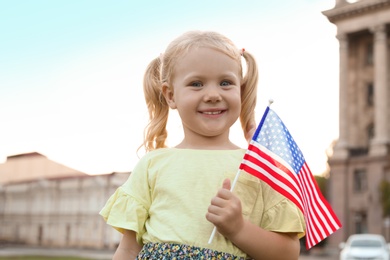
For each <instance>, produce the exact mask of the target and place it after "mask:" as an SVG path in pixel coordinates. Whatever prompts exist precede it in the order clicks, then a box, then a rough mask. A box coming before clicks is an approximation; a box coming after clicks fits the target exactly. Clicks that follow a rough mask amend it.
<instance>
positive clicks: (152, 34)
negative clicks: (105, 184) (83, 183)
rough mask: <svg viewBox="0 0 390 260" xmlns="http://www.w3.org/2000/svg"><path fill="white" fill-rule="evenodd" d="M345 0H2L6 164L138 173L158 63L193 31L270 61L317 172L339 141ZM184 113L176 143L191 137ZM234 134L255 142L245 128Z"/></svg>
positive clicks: (266, 94) (278, 107)
mask: <svg viewBox="0 0 390 260" xmlns="http://www.w3.org/2000/svg"><path fill="white" fill-rule="evenodd" d="M334 4H335V0H279V1H271V0H268V1H266V0H244V1H239V0H213V1H208V0H197V1H179V0H169V1H156V0H145V1H133V0H127V1H125V0H114V1H102V0H58V1H52V0H34V1H29V0H19V1H9V0H0V32H1V33H0V163H4V162H5V160H6V158H7V156H12V155H17V154H23V153H30V152H38V153H41V154H43V155H45V156H47V157H48V158H49V159H51V160H54V161H56V162H58V163H61V164H64V165H66V166H68V167H71V168H73V169H76V170H79V171H82V172H85V173H88V174H104V173H111V172H122V171H131V170H132V168H133V167H134V165H135V164H136V163H137V161H138V160H139V157H141V156H142V155H143V153H142V150H141V152H138V153H137V149H138V147H139V146H140V145H141V143H142V139H143V130H144V127H145V125H146V123H147V118H148V114H147V110H146V105H145V102H144V96H143V92H142V80H143V74H144V71H145V68H146V66H147V64H148V63H149V62H150V61H151V60H152V59H154V58H155V57H158V56H159V55H160V53H163V52H164V50H165V48H166V46H167V45H168V44H169V43H170V41H172V40H173V39H174V38H176V37H177V36H179V35H180V34H182V33H184V32H186V31H189V30H212V31H218V32H220V33H222V34H224V35H226V36H227V37H229V38H230V39H232V40H233V42H234V43H235V44H236V45H237V47H238V48H245V50H247V51H248V52H250V53H251V54H253V55H254V56H255V58H256V61H257V63H258V67H259V85H258V103H257V107H256V121H257V122H259V121H260V119H261V117H262V115H263V112H264V110H265V108H266V106H267V105H268V100H270V99H273V100H274V103H273V104H272V106H271V107H272V109H273V110H274V111H275V112H276V113H278V115H279V117H281V119H282V120H283V121H284V123H285V124H286V126H287V128H288V129H289V131H290V133H291V134H292V136H293V137H294V139H295V141H296V142H297V144H298V145H299V147H300V149H301V150H302V152H303V154H304V157H305V159H306V162H307V163H308V165H309V167H310V168H311V170H312V172H313V174H322V173H323V172H324V171H325V170H326V169H327V163H326V161H327V156H326V150H327V149H328V147H329V146H330V144H331V143H332V142H333V141H334V140H335V139H337V138H338V42H337V40H336V38H335V36H336V27H335V26H334V25H333V24H331V23H330V22H329V21H328V20H327V18H326V17H325V16H324V15H323V14H322V13H321V12H322V11H324V10H328V9H332V8H333V7H334ZM182 137H183V136H182V127H181V123H180V120H179V117H178V115H177V113H176V112H175V111H171V116H170V119H169V122H168V145H169V146H174V145H176V144H178V143H179V142H180V141H181V138H182ZM231 140H232V141H233V142H235V143H236V144H238V145H240V146H241V147H243V148H246V146H247V144H246V142H245V140H244V138H243V134H242V130H241V128H240V126H239V124H238V123H237V124H235V125H234V126H233V128H232V131H231Z"/></svg>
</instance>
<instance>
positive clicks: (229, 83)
mask: <svg viewBox="0 0 390 260" xmlns="http://www.w3.org/2000/svg"><path fill="white" fill-rule="evenodd" d="M231 84H232V83H231V82H230V81H227V80H224V81H222V82H221V86H223V87H227V86H230V85H231Z"/></svg>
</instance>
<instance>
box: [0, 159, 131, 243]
mask: <svg viewBox="0 0 390 260" xmlns="http://www.w3.org/2000/svg"><path fill="white" fill-rule="evenodd" d="M128 176H129V173H111V174H105V175H88V174H85V173H82V172H79V171H76V170H74V169H71V168H69V167H66V166H64V165H61V164H59V163H56V162H54V161H51V160H50V159H48V158H47V157H45V156H43V155H41V154H39V153H28V154H20V155H15V156H9V157H8V158H7V160H6V162H5V163H3V164H0V244H1V243H21V244H27V245H33V246H45V247H56V248H99V249H102V248H108V249H114V248H116V246H117V244H118V243H119V240H120V233H119V232H118V231H116V230H114V229H113V228H112V227H110V226H108V225H106V223H105V222H104V221H103V219H102V217H101V216H100V215H99V214H98V213H99V211H100V209H101V208H102V207H103V206H104V204H105V202H106V201H107V199H108V197H109V196H110V195H111V194H112V193H113V192H114V190H115V189H116V188H117V187H118V186H119V185H121V184H122V183H123V182H124V181H125V180H126V179H127V178H128Z"/></svg>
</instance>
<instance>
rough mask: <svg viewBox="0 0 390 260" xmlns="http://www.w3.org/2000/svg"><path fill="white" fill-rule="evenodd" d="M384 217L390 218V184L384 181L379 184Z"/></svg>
mask: <svg viewBox="0 0 390 260" xmlns="http://www.w3.org/2000/svg"><path fill="white" fill-rule="evenodd" d="M379 192H380V197H381V204H382V212H383V217H388V216H390V182H388V181H386V180H382V181H381V182H380V184H379Z"/></svg>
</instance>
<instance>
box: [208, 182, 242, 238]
mask: <svg viewBox="0 0 390 260" xmlns="http://www.w3.org/2000/svg"><path fill="white" fill-rule="evenodd" d="M230 187H231V184H230V180H229V179H225V180H224V182H223V184H222V188H221V189H220V190H219V191H218V193H217V195H216V196H215V197H214V198H212V199H211V204H210V206H209V208H208V212H207V214H206V219H207V220H208V221H210V222H211V223H213V224H214V225H215V226H216V227H217V230H218V232H219V233H221V234H222V235H224V236H225V237H226V238H228V239H229V238H230V237H233V236H234V235H235V234H237V233H238V232H239V231H240V230H241V229H242V228H243V226H244V218H243V216H242V209H241V201H240V199H239V198H238V197H237V196H236V195H235V194H233V193H232V192H231V191H230Z"/></svg>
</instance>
